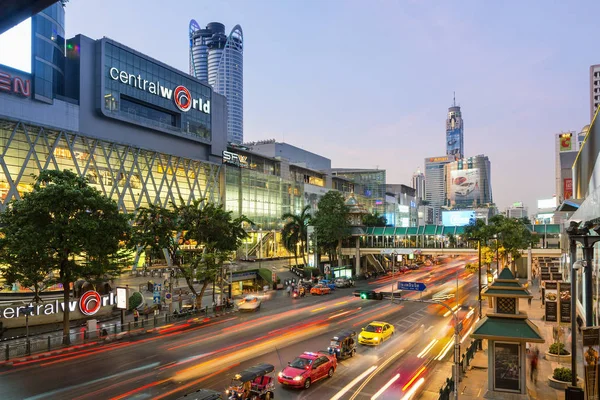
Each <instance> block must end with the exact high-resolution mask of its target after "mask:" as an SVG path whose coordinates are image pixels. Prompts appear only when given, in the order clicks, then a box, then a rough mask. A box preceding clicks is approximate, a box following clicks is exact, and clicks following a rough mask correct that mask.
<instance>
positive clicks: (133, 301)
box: [129, 292, 144, 311]
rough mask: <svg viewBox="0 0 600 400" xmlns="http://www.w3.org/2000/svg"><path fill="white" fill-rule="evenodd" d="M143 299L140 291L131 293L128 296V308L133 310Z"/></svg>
mask: <svg viewBox="0 0 600 400" xmlns="http://www.w3.org/2000/svg"><path fill="white" fill-rule="evenodd" d="M143 301H144V298H143V297H142V294H141V293H140V292H133V294H132V295H131V296H129V310H130V311H131V310H135V309H136V308H138V307H139V306H140V304H142V302H143Z"/></svg>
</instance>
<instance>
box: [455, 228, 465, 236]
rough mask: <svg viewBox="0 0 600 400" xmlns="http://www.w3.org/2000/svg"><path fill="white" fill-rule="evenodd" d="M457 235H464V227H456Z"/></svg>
mask: <svg viewBox="0 0 600 400" xmlns="http://www.w3.org/2000/svg"><path fill="white" fill-rule="evenodd" d="M455 233H456V234H457V235H461V234H463V233H465V227H464V226H457V227H456V232H455Z"/></svg>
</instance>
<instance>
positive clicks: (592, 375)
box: [581, 326, 600, 400]
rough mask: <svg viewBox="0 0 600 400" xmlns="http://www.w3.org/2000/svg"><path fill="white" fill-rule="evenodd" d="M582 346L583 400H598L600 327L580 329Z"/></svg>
mask: <svg viewBox="0 0 600 400" xmlns="http://www.w3.org/2000/svg"><path fill="white" fill-rule="evenodd" d="M581 336H582V339H581V342H582V344H583V374H584V380H585V398H586V399H587V400H598V354H599V351H600V348H599V347H600V346H599V344H600V327H597V326H590V327H582V328H581Z"/></svg>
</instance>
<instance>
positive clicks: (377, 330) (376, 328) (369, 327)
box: [365, 325, 383, 333]
mask: <svg viewBox="0 0 600 400" xmlns="http://www.w3.org/2000/svg"><path fill="white" fill-rule="evenodd" d="M382 329H383V328H382V327H381V326H376V325H367V327H366V328H365V332H373V333H381V331H382Z"/></svg>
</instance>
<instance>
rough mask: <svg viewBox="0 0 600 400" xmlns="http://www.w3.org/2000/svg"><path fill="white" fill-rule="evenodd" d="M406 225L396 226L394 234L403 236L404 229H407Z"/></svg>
mask: <svg viewBox="0 0 600 400" xmlns="http://www.w3.org/2000/svg"><path fill="white" fill-rule="evenodd" d="M407 229H408V228H407V227H400V228H396V233H395V235H396V236H403V235H406V231H407Z"/></svg>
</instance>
